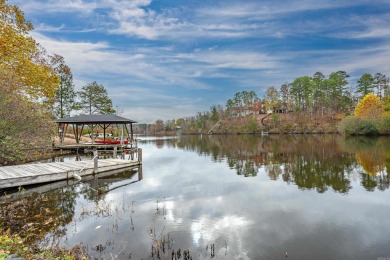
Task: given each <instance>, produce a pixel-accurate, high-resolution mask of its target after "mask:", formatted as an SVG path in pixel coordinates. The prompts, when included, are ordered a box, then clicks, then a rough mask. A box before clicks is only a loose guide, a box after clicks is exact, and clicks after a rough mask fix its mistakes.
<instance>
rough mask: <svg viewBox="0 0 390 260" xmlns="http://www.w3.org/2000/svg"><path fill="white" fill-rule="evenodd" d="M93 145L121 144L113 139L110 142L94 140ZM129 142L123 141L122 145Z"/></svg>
mask: <svg viewBox="0 0 390 260" xmlns="http://www.w3.org/2000/svg"><path fill="white" fill-rule="evenodd" d="M95 143H98V144H121V140H114V139H111V140H95ZM128 143H129V141H128V140H123V144H128Z"/></svg>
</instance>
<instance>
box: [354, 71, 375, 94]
mask: <svg viewBox="0 0 390 260" xmlns="http://www.w3.org/2000/svg"><path fill="white" fill-rule="evenodd" d="M357 83H358V89H357V90H356V92H357V93H360V94H361V96H363V97H364V96H365V95H367V94H368V93H371V92H372V89H373V88H374V77H373V76H372V75H371V74H370V73H364V74H363V75H362V76H361V77H360V79H359V80H358V82H357Z"/></svg>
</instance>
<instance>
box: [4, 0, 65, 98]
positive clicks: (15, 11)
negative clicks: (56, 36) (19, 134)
mask: <svg viewBox="0 0 390 260" xmlns="http://www.w3.org/2000/svg"><path fill="white" fill-rule="evenodd" d="M6 2H7V1H5V0H0V71H1V75H0V84H2V85H3V87H4V86H7V88H8V90H9V91H10V92H16V93H23V94H27V96H28V97H31V98H35V99H38V98H50V97H54V94H55V90H56V88H57V87H58V86H59V83H60V81H59V78H58V77H57V75H56V74H55V73H54V71H53V70H52V69H51V67H50V66H49V62H48V58H47V57H46V56H45V52H44V50H43V49H42V48H41V47H40V46H39V45H38V43H37V42H36V41H35V40H34V39H33V38H32V37H30V36H28V35H27V33H28V32H29V31H30V30H31V29H32V25H31V23H29V22H28V21H26V20H25V18H24V15H23V12H22V11H21V10H20V9H19V8H18V7H17V6H15V5H8V4H7V3H6Z"/></svg>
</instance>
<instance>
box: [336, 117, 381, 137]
mask: <svg viewBox="0 0 390 260" xmlns="http://www.w3.org/2000/svg"><path fill="white" fill-rule="evenodd" d="M339 131H340V132H341V133H344V134H346V135H377V134H379V131H378V128H377V123H376V122H374V121H372V120H369V119H363V118H360V117H354V116H347V117H345V118H344V119H343V120H342V121H341V122H340V124H339Z"/></svg>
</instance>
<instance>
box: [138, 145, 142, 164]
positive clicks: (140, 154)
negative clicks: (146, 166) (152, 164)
mask: <svg viewBox="0 0 390 260" xmlns="http://www.w3.org/2000/svg"><path fill="white" fill-rule="evenodd" d="M138 162H142V149H141V148H138Z"/></svg>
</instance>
